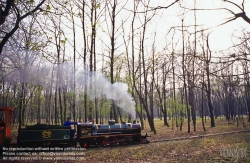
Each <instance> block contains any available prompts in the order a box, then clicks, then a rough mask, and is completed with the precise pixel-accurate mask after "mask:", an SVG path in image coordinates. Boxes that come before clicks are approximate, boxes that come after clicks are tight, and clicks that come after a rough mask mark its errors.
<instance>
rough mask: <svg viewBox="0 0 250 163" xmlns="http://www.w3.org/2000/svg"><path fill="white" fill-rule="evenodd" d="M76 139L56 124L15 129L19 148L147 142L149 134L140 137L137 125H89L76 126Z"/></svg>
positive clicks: (139, 127) (112, 122)
mask: <svg viewBox="0 0 250 163" xmlns="http://www.w3.org/2000/svg"><path fill="white" fill-rule="evenodd" d="M75 127H76V136H74V137H72V136H71V135H70V134H71V131H72V130H71V127H64V126H59V125H44V124H41V125H33V126H26V127H25V128H20V129H19V130H18V138H17V144H18V146H19V147H57V146H60V147H68V146H73V145H74V146H76V145H77V144H78V143H79V145H80V146H81V147H84V148H88V147H90V146H107V145H121V144H129V143H131V142H133V143H148V142H149V141H148V140H147V137H150V135H147V134H145V135H142V134H141V125H140V123H135V122H133V123H125V122H123V123H120V124H118V123H115V122H114V121H109V124H92V123H91V122H85V123H78V124H77V125H75Z"/></svg>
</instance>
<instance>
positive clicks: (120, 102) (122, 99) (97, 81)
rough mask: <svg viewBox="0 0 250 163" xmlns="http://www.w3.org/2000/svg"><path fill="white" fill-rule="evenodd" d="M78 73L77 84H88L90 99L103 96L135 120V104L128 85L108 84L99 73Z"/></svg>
mask: <svg viewBox="0 0 250 163" xmlns="http://www.w3.org/2000/svg"><path fill="white" fill-rule="evenodd" d="M80 74H81V75H79V73H78V75H77V76H78V77H80V78H78V82H84V83H89V84H88V88H89V89H88V95H89V96H90V98H92V99H94V98H99V97H102V96H105V97H106V98H107V99H109V100H114V101H115V104H116V105H117V106H118V107H120V108H121V109H122V110H123V111H125V112H128V113H130V115H131V118H132V119H135V118H136V113H135V102H134V101H133V97H132V96H131V95H130V94H129V93H128V85H127V84H125V83H121V82H115V83H113V84H112V83H110V82H109V81H108V79H107V78H106V77H105V76H104V75H103V74H102V73H100V72H89V71H83V73H80Z"/></svg>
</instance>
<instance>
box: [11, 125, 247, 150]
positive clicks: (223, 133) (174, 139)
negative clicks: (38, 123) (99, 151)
mask: <svg viewBox="0 0 250 163" xmlns="http://www.w3.org/2000/svg"><path fill="white" fill-rule="evenodd" d="M243 132H250V129H248V130H238V131H230V132H221V133H214V134H204V135H196V136H188V137H178V138H170V139H157V140H151V141H149V142H146V143H137V142H130V143H128V144H124V145H113V147H124V146H128V145H139V144H148V143H159V142H167V141H180V140H188V139H195V138H204V137H212V136H219V135H227V134H237V133H243ZM10 147H17V144H16V143H15V144H10ZM95 147H98V146H91V147H90V148H95ZM99 148H100V147H99ZM104 148H105V147H104Z"/></svg>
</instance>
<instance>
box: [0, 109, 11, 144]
mask: <svg viewBox="0 0 250 163" xmlns="http://www.w3.org/2000/svg"><path fill="white" fill-rule="evenodd" d="M13 113H14V109H13V108H8V107H0V119H2V120H3V121H4V123H5V126H4V127H0V147H4V146H7V145H8V143H9V142H10V136H11V123H12V120H13Z"/></svg>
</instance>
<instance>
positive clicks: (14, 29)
mask: <svg viewBox="0 0 250 163" xmlns="http://www.w3.org/2000/svg"><path fill="white" fill-rule="evenodd" d="M45 1H46V0H42V1H41V2H40V3H39V4H38V5H37V6H36V7H35V8H34V9H33V10H31V11H29V12H27V13H26V14H24V15H23V16H20V15H19V14H18V15H17V20H16V23H15V26H14V27H13V28H12V30H11V31H10V32H9V33H7V34H6V35H5V36H4V38H3V40H2V41H1V43H0V54H2V51H3V47H4V45H5V44H6V43H7V41H8V40H9V38H10V37H11V36H12V35H13V34H14V33H15V32H16V30H17V29H18V28H19V24H20V22H21V21H22V20H23V19H24V18H26V17H28V16H30V15H32V14H33V13H35V12H36V11H38V10H39V9H40V7H41V6H42V5H43V3H44V2H45ZM15 7H16V6H15Z"/></svg>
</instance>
